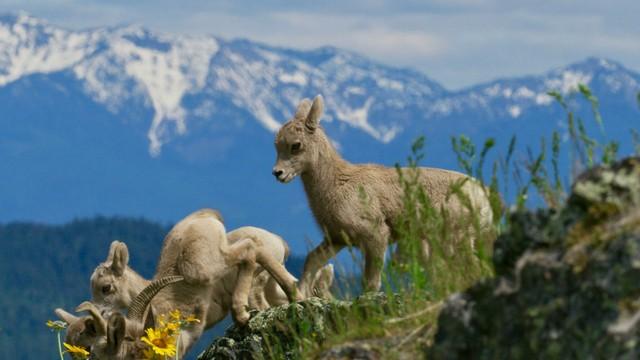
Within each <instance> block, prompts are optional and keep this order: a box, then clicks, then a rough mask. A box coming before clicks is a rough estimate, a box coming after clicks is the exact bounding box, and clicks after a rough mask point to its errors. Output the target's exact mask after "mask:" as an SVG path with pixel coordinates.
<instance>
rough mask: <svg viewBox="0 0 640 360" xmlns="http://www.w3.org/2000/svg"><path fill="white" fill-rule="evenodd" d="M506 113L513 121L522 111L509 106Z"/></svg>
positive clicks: (517, 107)
mask: <svg viewBox="0 0 640 360" xmlns="http://www.w3.org/2000/svg"><path fill="white" fill-rule="evenodd" d="M507 111H508V112H509V115H511V117H512V118H514V119H517V118H518V117H519V116H520V115H521V114H522V109H521V108H520V106H517V105H514V106H510V107H509V108H508V109H507Z"/></svg>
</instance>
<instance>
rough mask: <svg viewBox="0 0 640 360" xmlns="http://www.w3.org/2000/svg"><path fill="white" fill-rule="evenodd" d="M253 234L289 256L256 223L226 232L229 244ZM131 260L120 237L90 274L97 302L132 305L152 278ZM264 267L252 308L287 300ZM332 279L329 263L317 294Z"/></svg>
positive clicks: (325, 292) (228, 281)
mask: <svg viewBox="0 0 640 360" xmlns="http://www.w3.org/2000/svg"><path fill="white" fill-rule="evenodd" d="M251 237H254V238H256V239H259V240H260V241H261V242H262V243H263V244H268V248H269V249H271V253H272V255H273V256H274V257H275V258H276V260H278V261H279V262H280V263H281V264H284V260H286V258H287V257H288V256H289V247H288V246H287V243H286V242H285V241H284V240H283V239H282V238H281V237H280V236H278V235H276V234H274V233H271V232H269V231H267V230H264V229H260V228H257V227H253V226H244V227H240V228H238V229H236V230H233V231H231V232H228V233H227V241H228V242H229V244H234V243H235V242H237V241H239V240H241V239H246V238H251ZM128 264H129V250H128V248H127V245H126V244H125V243H123V242H121V241H117V240H115V241H113V242H112V243H111V246H110V248H109V254H108V255H107V259H106V260H105V261H104V262H102V263H101V264H99V265H98V266H97V267H96V269H95V270H94V271H93V274H92V275H91V293H92V301H93V302H94V303H96V304H98V305H100V306H107V307H111V308H113V309H115V310H125V309H126V308H128V307H129V305H131V301H132V300H133V298H135V297H136V296H137V295H138V294H139V293H140V291H142V289H144V288H145V287H146V286H148V285H149V283H150V281H149V280H147V279H145V278H143V277H142V276H141V275H139V274H138V273H137V272H136V271H135V270H133V269H132V268H130V267H129V266H128ZM263 270H264V269H262V268H259V269H258V271H259V273H257V274H256V276H255V277H254V279H253V284H252V286H251V292H250V295H249V309H257V310H264V309H266V308H269V307H271V306H276V305H282V304H284V303H287V302H288V299H287V297H286V295H285V293H284V292H283V291H282V289H281V288H280V286H279V285H278V283H277V282H276V281H275V279H274V278H273V277H271V276H270V275H269V273H268V272H266V271H263ZM236 278H237V273H234V272H231V273H229V274H228V275H226V276H225V277H224V278H223V280H222V282H221V283H220V285H221V286H223V289H224V290H223V291H222V292H226V296H224V297H223V298H220V299H214V300H215V301H217V302H219V303H223V304H227V303H229V301H230V298H231V293H229V292H228V290H227V289H233V284H234V283H235V281H236ZM332 282H333V267H326V268H325V269H323V270H322V272H321V273H319V274H318V276H317V277H316V279H315V280H314V282H313V284H314V289H315V292H316V294H318V295H322V296H324V297H330V292H329V289H330V287H331V284H332ZM216 294H219V292H216ZM227 307H228V306H227Z"/></svg>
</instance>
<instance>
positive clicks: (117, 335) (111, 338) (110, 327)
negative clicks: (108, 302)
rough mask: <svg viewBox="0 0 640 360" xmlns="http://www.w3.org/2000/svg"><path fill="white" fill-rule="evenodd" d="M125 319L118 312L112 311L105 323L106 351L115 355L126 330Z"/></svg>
mask: <svg viewBox="0 0 640 360" xmlns="http://www.w3.org/2000/svg"><path fill="white" fill-rule="evenodd" d="M126 327H127V324H126V321H125V319H124V316H123V315H122V314H120V313H113V315H111V316H110V317H109V323H108V324H107V349H106V350H107V353H108V354H110V355H115V354H117V353H118V352H119V350H120V346H122V341H123V340H124V335H125V331H126Z"/></svg>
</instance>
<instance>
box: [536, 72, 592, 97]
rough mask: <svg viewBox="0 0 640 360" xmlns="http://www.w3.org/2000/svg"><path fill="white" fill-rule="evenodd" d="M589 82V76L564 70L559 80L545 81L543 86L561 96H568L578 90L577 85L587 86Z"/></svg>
mask: <svg viewBox="0 0 640 360" xmlns="http://www.w3.org/2000/svg"><path fill="white" fill-rule="evenodd" d="M590 81H591V75H590V74H585V73H582V72H579V71H575V72H574V71H570V70H565V71H563V72H562V74H561V77H560V78H555V79H547V80H546V81H545V86H546V87H548V88H550V89H554V90H558V91H560V92H561V93H562V94H568V93H570V92H572V91H575V90H576V89H578V85H579V84H585V85H586V84H588V83H589V82H590Z"/></svg>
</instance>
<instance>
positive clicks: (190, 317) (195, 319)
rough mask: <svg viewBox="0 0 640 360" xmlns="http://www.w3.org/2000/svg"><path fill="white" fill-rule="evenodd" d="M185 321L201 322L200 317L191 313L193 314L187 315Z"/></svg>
mask: <svg viewBox="0 0 640 360" xmlns="http://www.w3.org/2000/svg"><path fill="white" fill-rule="evenodd" d="M184 322H186V323H192V322H196V323H199V322H200V319H198V318H197V317H196V316H195V315H193V314H191V315H189V316H187V317H186V318H185V319H184Z"/></svg>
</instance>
